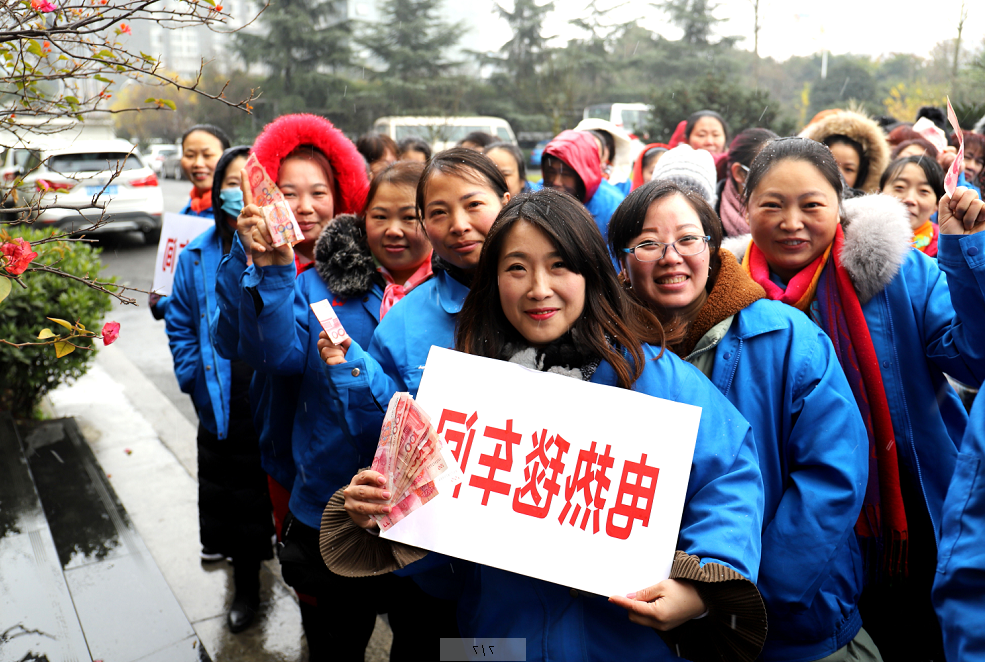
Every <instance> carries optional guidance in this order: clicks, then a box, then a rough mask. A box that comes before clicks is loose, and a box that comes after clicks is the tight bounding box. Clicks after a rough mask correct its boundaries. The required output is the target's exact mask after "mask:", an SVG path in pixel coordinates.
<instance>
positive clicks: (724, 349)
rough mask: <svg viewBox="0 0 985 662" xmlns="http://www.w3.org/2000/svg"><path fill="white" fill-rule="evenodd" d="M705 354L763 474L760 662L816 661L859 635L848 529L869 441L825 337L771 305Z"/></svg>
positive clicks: (760, 306) (858, 584)
mask: <svg viewBox="0 0 985 662" xmlns="http://www.w3.org/2000/svg"><path fill="white" fill-rule="evenodd" d="M703 351H711V352H714V354H715V359H714V365H713V367H712V369H711V373H710V375H709V376H710V378H711V381H712V382H713V383H714V385H715V386H716V387H717V388H718V390H719V391H721V392H722V394H723V395H725V397H726V398H728V400H729V402H731V403H732V404H733V405H735V408H736V409H738V410H739V413H741V414H742V415H743V416H744V417H745V418H746V419H747V420H748V421H749V423H750V425H751V426H752V429H753V432H754V433H755V436H756V446H757V450H758V453H759V464H760V467H761V469H762V473H763V484H764V487H765V509H764V516H763V563H762V565H761V566H760V569H759V584H758V586H759V590H760V593H761V594H762V596H763V601H764V602H765V603H766V609H767V614H768V617H769V633H768V635H767V638H766V645H765V647H764V649H763V652H762V654H761V655H760V659H761V660H778V661H779V660H785V661H789V662H797V661H799V660H818V659H820V658H822V657H826V656H828V655H830V654H831V653H834V652H835V651H836V650H838V649H839V648H841V647H843V646H845V645H846V644H847V643H848V642H849V641H851V640H852V639H853V638H854V637H855V635H857V634H858V631H859V629H860V628H861V626H862V621H861V617H860V616H859V612H858V599H859V596H860V595H861V593H862V586H863V573H862V558H861V554H860V551H859V546H858V541H857V540H856V538H855V532H854V527H855V522H856V520H857V519H858V514H859V511H860V510H861V508H862V500H863V497H864V496H865V488H866V480H867V476H868V453H869V442H868V437H867V435H866V431H865V424H864V423H863V422H862V417H861V415H860V414H859V411H858V406H857V405H856V404H855V398H854V396H853V395H852V390H851V387H850V386H849V384H848V380H847V379H846V378H845V373H844V371H843V370H842V369H841V365H840V364H839V363H838V357H837V356H836V355H835V352H834V347H833V346H832V344H831V341H830V340H829V339H828V336H827V335H826V334H825V333H824V331H823V330H821V329H820V328H819V327H818V326H817V325H816V324H814V323H813V322H811V321H810V319H809V318H808V317H807V316H806V315H804V314H803V313H801V312H800V311H799V310H797V309H795V308H793V307H791V306H788V305H786V304H784V303H780V302H779V301H768V300H765V299H761V300H759V301H756V302H754V303H753V304H752V305H750V306H747V307H746V308H744V309H743V310H741V311H740V312H738V313H737V314H736V315H735V317H734V319H733V321H732V325H731V326H730V327H729V329H728V331H727V332H726V333H725V335H724V336H723V337H722V339H721V340H720V341H719V342H718V344H717V345H714V346H711V347H707V348H706V349H704V350H703ZM701 353H703V352H701ZM696 354H698V352H695V353H694V354H692V357H694V356H695V355H696ZM692 357H689V358H692Z"/></svg>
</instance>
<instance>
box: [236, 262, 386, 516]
mask: <svg viewBox="0 0 985 662" xmlns="http://www.w3.org/2000/svg"><path fill="white" fill-rule="evenodd" d="M296 273H297V270H296V267H295V265H294V264H293V263H292V264H289V265H284V266H268V267H263V268H257V267H256V265H251V266H250V267H249V268H248V269H247V270H246V271H245V272H244V274H243V277H242V281H241V285H242V290H243V302H242V304H241V307H240V315H241V318H240V338H239V349H240V356H242V357H243V359H244V360H246V361H247V362H248V363H250V364H251V365H252V366H253V368H254V369H255V370H259V371H262V372H265V373H269V374H274V375H282V376H292V375H300V376H301V387H300V392H299V394H298V398H297V405H296V408H295V410H294V426H293V431H292V434H291V448H292V452H293V455H294V464H295V466H296V467H297V475H296V477H295V479H294V486H293V488H292V490H291V500H290V509H291V512H292V513H294V515H295V517H297V518H298V519H300V520H301V521H302V522H303V523H304V524H306V525H307V526H310V527H312V528H314V529H319V528H321V516H322V511H323V510H324V509H325V504H326V503H327V502H328V500H329V498H331V496H332V495H333V494H334V493H335V492H336V490H338V489H339V488H340V487H343V486H344V485H348V484H349V481H350V480H352V477H353V476H354V475H355V474H356V472H357V471H358V470H359V469H361V468H363V467H365V466H367V465H368V464H370V462H371V461H372V459H373V454H374V452H375V451H376V446H377V442H378V437H379V429H377V436H376V437H375V438H370V437H365V438H363V439H362V440H361V441H362V443H359V442H358V441H357V440H355V439H353V437H351V436H350V435H347V434H346V433H345V431H344V430H343V429H342V428H341V427H340V426H339V425H338V424H337V422H336V421H337V419H336V417H335V416H333V415H332V411H333V409H334V408H336V407H337V404H336V402H335V400H334V398H333V396H332V394H331V392H330V390H329V385H328V379H327V378H326V376H325V371H324V368H325V363H324V362H323V361H322V359H321V356H320V354H319V352H318V347H317V344H318V333H319V332H320V331H321V325H320V324H319V323H318V320H317V318H316V317H315V315H314V313H313V312H311V308H310V307H309V304H311V303H315V302H317V301H321V300H323V299H328V300H329V301H330V302H331V303H332V307H333V309H334V310H335V312H336V314H337V315H338V316H339V320H340V321H341V322H342V326H343V328H345V330H346V332H347V333H348V334H349V336H350V337H351V338H352V339H353V342H354V343H357V342H364V343H365V342H368V341H369V338H370V336H371V335H372V333H373V331H374V330H375V329H376V325H377V324H378V321H379V315H380V304H381V303H382V301H383V291H382V289H381V288H380V287H379V286H377V285H374V286H373V288H372V289H371V290H370V291H369V292H367V293H366V295H364V296H363V297H361V298H356V299H339V298H337V297H336V296H335V295H334V294H332V292H331V291H329V289H328V287H327V286H326V284H325V282H324V281H323V280H322V278H321V276H319V275H318V272H317V270H315V269H308V270H307V271H305V272H304V273H302V274H301V275H300V276H296ZM255 297H256V298H258V299H259V300H260V302H261V303H260V304H259V305H256V304H255V303H254V301H255ZM257 308H260V311H259V314H257ZM384 407H385V405H384ZM381 420H382V419H381Z"/></svg>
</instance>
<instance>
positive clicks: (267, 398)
mask: <svg viewBox="0 0 985 662" xmlns="http://www.w3.org/2000/svg"><path fill="white" fill-rule="evenodd" d="M246 268H247V264H246V252H245V251H244V250H243V244H242V243H240V240H239V235H236V236H235V237H234V238H233V243H232V248H231V249H230V251H229V253H227V254H226V255H225V256H224V257H223V258H222V260H221V261H220V262H219V268H218V271H217V272H216V288H215V294H216V307H215V309H214V310H213V311H212V319H211V321H210V323H209V330H210V332H211V334H212V343H213V345H214V346H215V349H216V352H218V354H219V356H222V357H223V358H226V359H230V360H232V359H242V360H244V361H245V360H246V358H247V357H245V356H240V353H239V351H240V350H239V328H240V303H241V300H242V291H241V288H240V279H241V278H242V276H243V274H244V273H245V272H246ZM251 303H252V302H251ZM247 312H248V314H250V311H247ZM247 363H249V361H247ZM300 388H301V379H300V377H299V376H297V375H293V376H288V377H285V376H281V375H273V374H269V373H265V372H262V371H259V370H257V371H255V372H254V374H253V381H252V382H251V383H250V404H251V405H252V407H253V425H254V426H255V427H256V430H257V434H258V436H259V437H260V464H261V466H262V467H263V470H264V471H266V472H267V474H269V475H270V477H271V478H273V479H274V480H275V481H277V483H278V484H279V485H281V486H282V487H284V489H286V490H288V491H290V490H291V488H292V487H293V485H294V476H295V474H296V473H297V469H296V468H295V466H294V456H293V454H292V452H291V430H292V428H293V427H294V410H295V408H296V407H297V398H298V391H299V389H300Z"/></svg>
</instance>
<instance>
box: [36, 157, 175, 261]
mask: <svg viewBox="0 0 985 662" xmlns="http://www.w3.org/2000/svg"><path fill="white" fill-rule="evenodd" d="M38 156H39V160H40V164H39V165H38V167H37V168H36V169H35V170H34V171H33V172H30V173H28V174H25V175H24V176H23V179H22V183H21V184H20V186H19V192H20V198H21V201H22V203H27V202H29V203H32V204H34V203H38V204H39V207H40V213H36V214H34V218H35V220H36V225H35V227H38V226H39V225H40V226H41V227H52V228H57V229H59V230H67V231H73V230H81V229H83V228H85V227H88V226H89V225H91V224H92V223H93V222H95V221H96V220H98V219H99V217H100V215H101V214H102V212H103V210H101V209H97V208H93V207H92V205H93V203H94V202H95V203H96V204H99V205H104V206H105V218H106V219H107V220H108V221H109V222H108V223H106V224H105V225H103V226H101V227H100V228H98V229H96V230H93V231H90V232H92V233H98V232H129V231H134V230H136V231H139V232H142V233H143V234H144V237H145V238H146V240H147V243H149V244H156V243H157V242H158V241H159V240H160V238H161V217H162V214H163V213H164V196H163V195H162V194H161V188H160V185H159V184H158V181H157V175H156V174H154V171H153V170H151V169H150V167H149V166H148V165H147V163H146V162H145V161H144V158H143V157H142V156H141V155H140V152H138V151H137V149H136V148H135V147H134V146H133V145H131V144H130V143H129V142H127V141H125V140H78V141H76V142H74V143H72V144H71V145H65V146H59V147H55V148H43V149H40V150H38ZM52 205H58V208H53V207H52ZM62 207H66V208H62Z"/></svg>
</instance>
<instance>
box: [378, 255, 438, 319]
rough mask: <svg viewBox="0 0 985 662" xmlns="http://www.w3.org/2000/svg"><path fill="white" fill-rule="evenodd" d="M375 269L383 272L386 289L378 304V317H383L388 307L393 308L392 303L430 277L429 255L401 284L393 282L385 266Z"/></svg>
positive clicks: (388, 309)
mask: <svg viewBox="0 0 985 662" xmlns="http://www.w3.org/2000/svg"><path fill="white" fill-rule="evenodd" d="M376 270H377V271H379V272H380V273H381V274H383V278H384V279H385V280H386V289H384V290H383V303H382V304H380V319H383V318H384V317H385V316H386V314H387V313H388V312H389V311H390V309H391V308H393V304H395V303H397V302H398V301H400V300H401V299H403V298H404V297H405V296H407V293H408V292H410V291H411V290H412V289H414V288H415V287H417V286H418V285H420V284H421V283H423V282H424V281H426V280H427V279H428V278H430V277H431V255H430V254H429V255H428V257H427V259H426V260H424V262H422V263H421V266H419V267H418V268H417V271H415V272H414V273H413V274H411V277H410V278H408V279H407V282H406V283H404V284H403V285H399V284H397V283H396V282H394V280H393V276H391V275H390V272H389V271H387V270H386V267H377V268H376Z"/></svg>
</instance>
